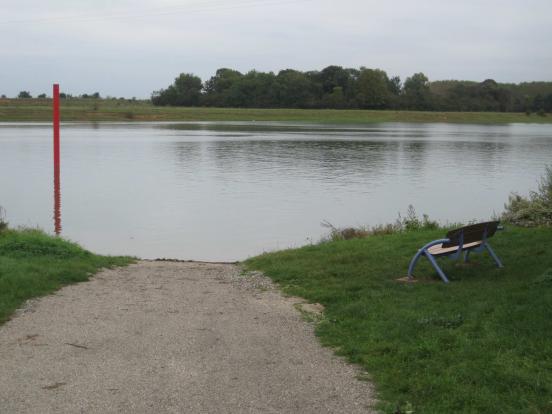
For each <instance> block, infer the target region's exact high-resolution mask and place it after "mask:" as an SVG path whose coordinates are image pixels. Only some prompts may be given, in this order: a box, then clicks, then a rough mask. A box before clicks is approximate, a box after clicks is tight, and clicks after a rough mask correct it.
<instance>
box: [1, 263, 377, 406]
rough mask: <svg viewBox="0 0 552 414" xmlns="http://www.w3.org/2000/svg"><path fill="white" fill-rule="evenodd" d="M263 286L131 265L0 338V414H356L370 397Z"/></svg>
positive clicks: (19, 318)
mask: <svg viewBox="0 0 552 414" xmlns="http://www.w3.org/2000/svg"><path fill="white" fill-rule="evenodd" d="M295 303H297V299H293V298H284V297H283V296H282V295H280V294H279V293H278V291H277V290H276V289H274V287H273V286H272V284H271V283H270V282H269V281H268V279H266V278H264V277H262V276H260V275H253V276H250V277H243V276H240V275H239V268H238V267H237V266H234V265H226V264H204V263H174V262H145V261H143V262H139V263H137V264H134V265H131V266H128V267H125V268H118V269H114V270H105V271H103V272H101V273H99V274H98V275H96V276H95V277H93V278H92V279H91V280H90V281H89V282H85V283H80V284H77V285H72V286H68V287H65V288H63V289H62V290H60V291H59V292H57V293H56V294H54V295H51V296H47V297H44V298H42V299H39V300H34V301H31V302H29V303H28V305H27V306H26V308H24V309H22V310H21V311H19V312H18V314H17V315H16V316H15V317H14V318H13V319H12V320H11V321H9V322H8V323H6V324H5V325H4V326H2V327H0V413H41V414H45V413H81V412H82V413H120V412H122V413H366V412H371V409H370V407H371V405H372V404H373V399H372V398H373V397H372V395H373V392H372V390H371V388H370V386H369V384H368V383H366V382H363V381H359V380H357V379H356V376H357V375H358V374H359V372H358V371H357V369H356V368H354V367H352V366H350V365H348V364H346V363H344V362H343V361H342V360H341V359H339V358H337V357H335V356H333V354H332V352H331V351H330V350H329V349H325V348H322V347H321V346H320V345H319V343H318V341H317V339H316V338H315V336H314V334H313V328H312V325H310V324H308V323H306V322H305V321H304V319H303V318H302V316H301V315H300V313H299V312H298V311H297V309H296V307H295V306H294V304H295Z"/></svg>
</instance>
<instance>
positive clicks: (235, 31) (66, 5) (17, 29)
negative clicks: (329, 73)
mask: <svg viewBox="0 0 552 414" xmlns="http://www.w3.org/2000/svg"><path fill="white" fill-rule="evenodd" d="M551 16H552V1H550V0H524V1H519V0H514V1H512V0H479V1H475V0H462V1H448V0H441V1H437V0H417V1H413V0H393V1H382V0H379V1H372V0H202V1H200V0H78V1H75V0H48V1H44V0H0V57H1V65H0V94H6V95H8V96H14V95H16V94H17V93H18V92H19V91H21V90H29V91H31V93H32V94H38V93H41V92H49V91H50V89H51V86H50V85H51V84H52V83H53V82H60V83H61V85H62V90H64V91H66V92H69V93H73V94H81V93H92V92H95V91H99V92H100V93H101V94H102V95H104V96H105V95H111V96H125V97H132V96H136V97H139V98H142V97H149V95H150V94H151V92H152V91H153V90H156V89H160V88H163V87H166V86H167V85H168V84H170V83H171V82H172V80H173V79H174V78H175V76H176V75H178V74H179V73H181V72H188V73H194V74H196V75H198V76H200V77H201V78H202V79H203V80H206V79H207V78H209V77H210V76H211V75H212V74H213V73H214V72H215V70H216V69H217V68H220V67H230V68H235V69H238V70H240V71H248V70H251V69H257V70H262V71H275V72H277V71H279V70H281V69H285V68H294V69H300V70H312V69H321V68H323V67H325V66H327V65H330V64H337V65H341V66H346V67H359V66H366V67H370V68H380V69H383V70H385V71H387V73H388V74H389V75H390V76H393V75H398V76H400V77H401V78H402V79H404V78H405V77H406V76H410V75H411V74H413V73H415V72H424V73H425V74H426V75H427V76H428V77H429V78H430V80H438V79H469V80H477V81H481V80H484V79H486V78H493V79H495V80H497V81H499V82H521V81H530V80H548V81H552V47H551V46H550V45H551V43H552V20H551Z"/></svg>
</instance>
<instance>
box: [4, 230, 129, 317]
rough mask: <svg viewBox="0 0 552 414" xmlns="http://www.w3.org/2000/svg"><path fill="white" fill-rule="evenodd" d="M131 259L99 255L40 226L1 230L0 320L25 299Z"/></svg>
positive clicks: (84, 278)
mask: <svg viewBox="0 0 552 414" xmlns="http://www.w3.org/2000/svg"><path fill="white" fill-rule="evenodd" d="M132 261H133V259H131V258H128V257H107V256H98V255H95V254H92V253H90V252H88V251H86V250H84V249H82V248H81V247H80V246H78V245H77V244H75V243H71V242H69V241H66V240H63V239H61V238H57V237H52V236H48V235H47V234H45V233H43V232H41V231H39V230H4V231H1V232H0V324H2V323H3V322H5V321H6V320H7V319H8V318H9V317H10V315H11V314H12V313H13V312H14V311H15V310H16V309H17V308H18V307H20V306H21V305H22V304H23V302H24V301H25V300H27V299H30V298H33V297H36V296H42V295H46V294H48V293H51V292H53V291H55V290H56V289H59V288H60V287H62V286H64V285H68V284H70V283H76V282H82V281H85V280H88V278H89V277H90V276H91V275H92V274H94V273H96V272H97V271H98V270H100V269H101V268H104V267H111V266H123V265H127V264H129V263H131V262H132Z"/></svg>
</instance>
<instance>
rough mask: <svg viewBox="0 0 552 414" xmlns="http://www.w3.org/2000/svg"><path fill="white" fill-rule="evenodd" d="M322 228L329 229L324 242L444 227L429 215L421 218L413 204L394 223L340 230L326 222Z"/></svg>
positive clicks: (423, 215)
mask: <svg viewBox="0 0 552 414" xmlns="http://www.w3.org/2000/svg"><path fill="white" fill-rule="evenodd" d="M322 226H323V227H326V228H328V229H329V234H328V235H327V236H325V237H323V239H322V241H337V240H350V239H362V238H364V237H369V236H377V235H383V234H393V233H403V232H409V231H415V230H435V229H439V228H441V227H442V226H441V225H440V224H439V223H438V222H437V221H434V220H431V219H430V218H429V216H428V215H427V214H422V217H419V216H418V214H417V213H416V210H415V208H414V206H413V205H412V204H410V205H409V206H408V209H407V210H406V215H405V216H404V217H403V216H402V215H401V214H400V213H399V216H398V217H397V219H396V220H395V222H394V223H387V224H378V225H375V226H360V227H344V228H338V227H335V226H334V225H332V224H331V223H330V222H328V221H324V222H322Z"/></svg>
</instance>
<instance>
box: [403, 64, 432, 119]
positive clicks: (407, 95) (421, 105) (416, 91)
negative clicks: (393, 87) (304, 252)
mask: <svg viewBox="0 0 552 414" xmlns="http://www.w3.org/2000/svg"><path fill="white" fill-rule="evenodd" d="M403 98H404V103H405V106H406V107H407V108H408V109H417V110H428V109H432V105H431V91H430V89H429V79H428V78H427V76H426V75H424V74H423V73H421V72H420V73H415V74H414V75H412V76H411V77H410V78H406V80H405V81H404V87H403Z"/></svg>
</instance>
